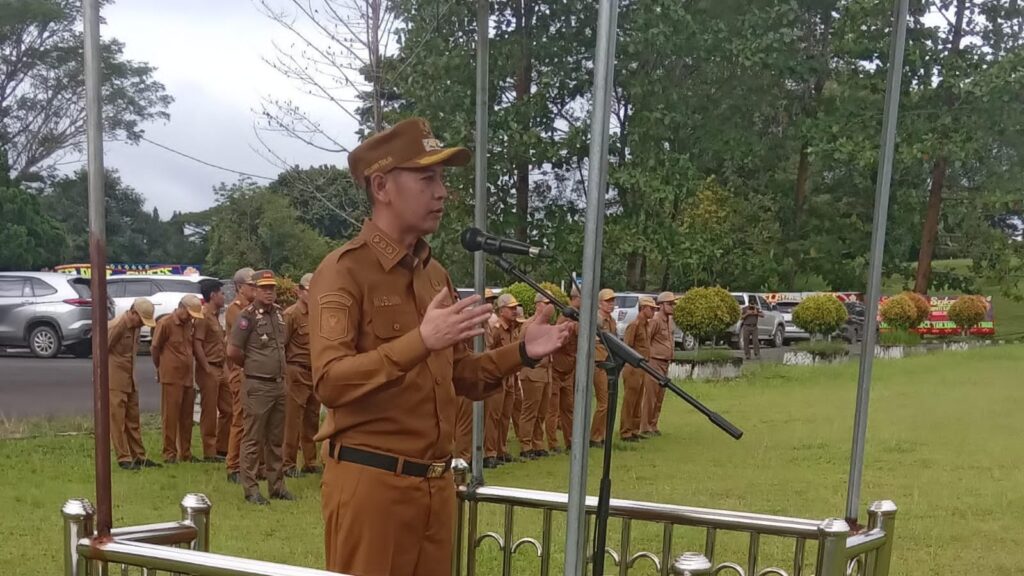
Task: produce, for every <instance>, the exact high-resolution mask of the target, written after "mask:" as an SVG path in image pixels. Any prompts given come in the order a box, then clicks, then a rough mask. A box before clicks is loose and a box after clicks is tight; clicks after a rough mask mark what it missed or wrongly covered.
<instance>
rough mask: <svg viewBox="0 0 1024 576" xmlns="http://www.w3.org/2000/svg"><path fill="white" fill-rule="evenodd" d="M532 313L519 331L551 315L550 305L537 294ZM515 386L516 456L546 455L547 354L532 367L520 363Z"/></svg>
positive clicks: (549, 381) (549, 371)
mask: <svg viewBox="0 0 1024 576" xmlns="http://www.w3.org/2000/svg"><path fill="white" fill-rule="evenodd" d="M534 306H535V308H534V312H533V316H530V318H529V319H528V320H527V321H526V322H524V323H523V325H522V327H521V332H520V334H525V333H526V329H527V328H528V327H529V326H530V325H531V324H534V323H536V322H544V321H547V320H548V319H550V318H551V316H552V314H553V313H554V306H552V305H551V302H549V301H548V299H547V298H545V297H544V296H543V295H541V294H537V295H536V297H535V298H534ZM519 385H520V387H521V388H522V390H523V411H522V414H521V415H520V419H519V434H520V436H519V450H520V452H519V455H520V456H521V457H522V458H526V459H529V460H532V459H534V458H541V457H544V456H547V455H548V451H547V450H544V423H545V420H546V419H547V409H548V398H549V397H550V396H551V357H550V356H545V357H544V358H543V359H542V360H541V361H540V363H539V364H537V365H536V366H532V367H528V366H524V367H523V369H522V370H520V371H519Z"/></svg>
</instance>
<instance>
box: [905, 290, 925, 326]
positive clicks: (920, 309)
mask: <svg viewBox="0 0 1024 576" xmlns="http://www.w3.org/2000/svg"><path fill="white" fill-rule="evenodd" d="M901 296H906V297H907V299H908V300H910V303H911V304H913V305H914V310H915V311H916V312H917V314H916V315H915V317H914V325H913V326H912V328H916V327H918V326H920V325H921V324H923V323H924V321H925V320H927V319H928V316H930V315H931V313H932V305H931V303H930V302H928V299H927V298H925V297H924V296H922V295H920V294H918V293H917V292H913V291H910V290H908V291H906V292H904V293H902V294H901Z"/></svg>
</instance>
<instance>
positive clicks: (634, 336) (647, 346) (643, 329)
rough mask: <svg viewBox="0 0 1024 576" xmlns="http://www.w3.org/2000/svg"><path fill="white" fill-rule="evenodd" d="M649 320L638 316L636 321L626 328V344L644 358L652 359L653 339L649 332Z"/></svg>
mask: <svg viewBox="0 0 1024 576" xmlns="http://www.w3.org/2000/svg"><path fill="white" fill-rule="evenodd" d="M647 324H648V322H647V320H646V319H645V318H643V317H641V316H637V317H636V320H633V321H632V322H630V323H629V326H626V337H625V342H626V344H627V345H629V347H630V348H632V349H633V350H636V351H637V352H638V353H639V354H640V355H641V356H643V357H644V358H647V359H650V358H651V338H650V335H649V332H648V330H649V329H648V327H647Z"/></svg>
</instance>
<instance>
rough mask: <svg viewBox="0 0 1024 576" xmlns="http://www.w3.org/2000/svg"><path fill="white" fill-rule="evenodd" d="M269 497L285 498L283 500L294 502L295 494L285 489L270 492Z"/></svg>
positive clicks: (274, 498)
mask: <svg viewBox="0 0 1024 576" xmlns="http://www.w3.org/2000/svg"><path fill="white" fill-rule="evenodd" d="M270 499H271V500H285V501H288V502H294V501H295V495H294V494H292V493H291V492H289V491H287V490H282V491H280V492H271V493H270Z"/></svg>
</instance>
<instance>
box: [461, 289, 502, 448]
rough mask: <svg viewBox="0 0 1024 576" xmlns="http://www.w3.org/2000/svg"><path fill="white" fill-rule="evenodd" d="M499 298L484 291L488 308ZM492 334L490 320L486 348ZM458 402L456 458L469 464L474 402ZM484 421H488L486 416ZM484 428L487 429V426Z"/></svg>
mask: <svg viewBox="0 0 1024 576" xmlns="http://www.w3.org/2000/svg"><path fill="white" fill-rule="evenodd" d="M497 298H498V296H497V295H496V294H495V293H494V291H493V290H491V289H490V288H487V289H485V290H484V301H485V302H487V305H488V306H492V307H493V306H494V301H495V300H496V299H497ZM491 316H492V317H493V316H494V314H493V313H492V314H491ZM490 334H491V321H490V320H488V321H487V324H486V328H485V332H484V346H486V345H487V342H488V339H489V338H490ZM458 402H459V407H458V411H457V412H456V415H455V456H456V457H457V458H462V459H463V460H465V461H466V462H469V461H471V460H472V458H473V401H472V400H470V399H469V398H466V397H465V396H459V399H458ZM484 419H485V420H486V416H485V417H484ZM484 427H485V428H486V425H485V426H484Z"/></svg>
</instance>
